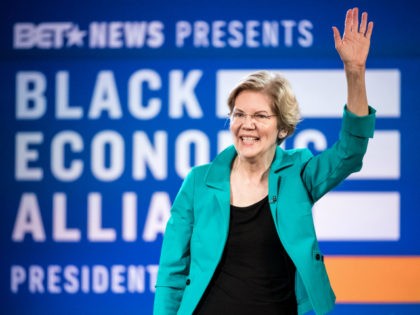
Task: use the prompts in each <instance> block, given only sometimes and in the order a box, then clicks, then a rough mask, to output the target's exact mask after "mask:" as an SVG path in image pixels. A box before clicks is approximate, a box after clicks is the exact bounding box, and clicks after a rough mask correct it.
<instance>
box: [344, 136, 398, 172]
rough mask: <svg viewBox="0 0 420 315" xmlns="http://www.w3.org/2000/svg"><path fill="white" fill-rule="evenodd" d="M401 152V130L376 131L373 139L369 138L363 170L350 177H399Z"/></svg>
mask: <svg viewBox="0 0 420 315" xmlns="http://www.w3.org/2000/svg"><path fill="white" fill-rule="evenodd" d="M400 152H401V151H400V132H399V131H397V130H390V131H384V130H381V131H375V135H374V137H373V139H370V140H369V145H368V149H367V152H366V155H365V157H364V159H363V167H362V170H361V171H360V172H358V173H354V174H352V175H351V176H350V177H349V179H379V180H381V179H399V178H400V165H401V163H400Z"/></svg>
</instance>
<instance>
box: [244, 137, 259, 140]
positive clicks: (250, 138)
mask: <svg viewBox="0 0 420 315" xmlns="http://www.w3.org/2000/svg"><path fill="white" fill-rule="evenodd" d="M241 138H242V140H243V141H257V140H258V138H254V137H241Z"/></svg>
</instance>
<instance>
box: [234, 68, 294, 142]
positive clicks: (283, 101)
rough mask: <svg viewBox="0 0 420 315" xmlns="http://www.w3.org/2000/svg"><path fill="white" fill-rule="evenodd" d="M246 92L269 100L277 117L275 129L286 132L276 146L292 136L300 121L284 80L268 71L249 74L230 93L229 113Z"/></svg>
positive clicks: (290, 91)
mask: <svg viewBox="0 0 420 315" xmlns="http://www.w3.org/2000/svg"><path fill="white" fill-rule="evenodd" d="M246 90H250V91H257V92H261V93H263V94H265V95H267V96H268V97H269V98H270V99H271V101H272V104H270V106H271V109H272V111H273V113H274V114H275V115H277V127H278V129H279V130H284V131H286V132H287V135H286V136H285V137H284V138H283V139H279V141H278V144H280V143H281V142H282V141H283V140H284V139H285V138H287V137H288V136H290V135H292V134H293V132H294V131H295V129H296V125H297V124H298V123H299V121H300V110H299V104H298V102H297V100H296V97H295V94H294V93H293V91H292V88H291V86H290V83H289V81H287V80H286V78H284V77H283V76H281V75H279V74H276V73H272V72H268V71H257V72H254V73H251V74H250V75H249V76H247V77H246V78H245V79H244V80H243V81H241V82H239V84H238V85H237V86H236V87H235V88H234V89H233V90H232V91H231V92H230V94H229V98H228V106H229V110H230V112H232V111H233V108H234V107H235V101H236V98H237V97H238V95H239V94H240V93H241V92H243V91H246Z"/></svg>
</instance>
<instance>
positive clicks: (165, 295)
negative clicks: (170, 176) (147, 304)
mask: <svg viewBox="0 0 420 315" xmlns="http://www.w3.org/2000/svg"><path fill="white" fill-rule="evenodd" d="M194 186H195V185H194V171H193V170H192V171H191V172H190V173H189V174H188V176H187V177H186V178H185V180H184V182H183V184H182V186H181V188H180V190H179V192H178V194H177V196H176V198H175V200H174V203H173V204H172V208H171V217H170V219H169V221H168V224H167V226H166V230H165V236H164V238H163V244H162V251H161V256H160V262H159V271H158V276H157V281H156V292H155V301H154V308H153V314H154V315H171V314H173V315H175V314H176V313H177V312H178V308H179V306H180V304H181V300H182V296H183V294H184V289H185V286H186V279H187V275H188V274H189V268H190V239H191V233H192V229H193V224H194V215H193V196H194Z"/></svg>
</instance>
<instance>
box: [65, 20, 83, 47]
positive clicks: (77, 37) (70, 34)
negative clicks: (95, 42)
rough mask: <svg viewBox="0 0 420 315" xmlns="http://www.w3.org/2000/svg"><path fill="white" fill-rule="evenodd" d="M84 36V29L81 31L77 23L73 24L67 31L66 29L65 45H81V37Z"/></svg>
mask: <svg viewBox="0 0 420 315" xmlns="http://www.w3.org/2000/svg"><path fill="white" fill-rule="evenodd" d="M85 36H86V31H81V30H80V29H79V26H78V25H74V26H73V27H72V28H71V29H70V30H69V31H67V47H71V46H77V47H83V37H85Z"/></svg>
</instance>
